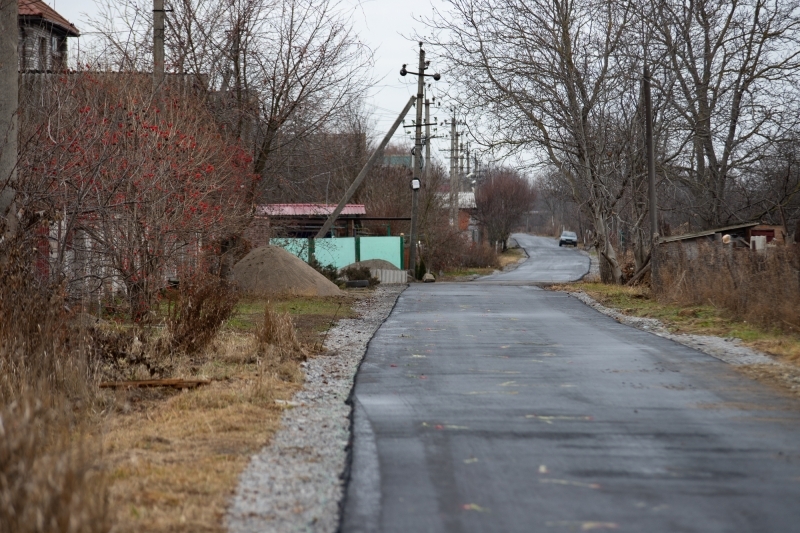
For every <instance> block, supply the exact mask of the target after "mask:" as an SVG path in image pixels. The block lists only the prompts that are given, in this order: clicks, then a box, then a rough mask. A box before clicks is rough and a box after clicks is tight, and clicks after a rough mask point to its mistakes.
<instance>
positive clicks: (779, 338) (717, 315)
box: [551, 282, 800, 364]
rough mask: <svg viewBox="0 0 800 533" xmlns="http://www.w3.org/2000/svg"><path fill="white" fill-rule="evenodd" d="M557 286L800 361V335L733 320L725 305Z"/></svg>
mask: <svg viewBox="0 0 800 533" xmlns="http://www.w3.org/2000/svg"><path fill="white" fill-rule="evenodd" d="M551 288H552V289H554V290H564V291H583V292H585V293H586V294H588V295H589V296H591V297H592V298H594V299H595V300H597V301H598V302H600V303H601V304H603V305H605V306H606V307H611V308H614V309H616V310H618V311H620V312H621V313H624V314H626V315H630V316H638V317H647V318H656V319H658V320H660V321H662V322H663V323H664V325H665V326H666V327H667V328H668V329H669V330H670V331H672V332H674V333H687V334H696V335H716V336H719V337H736V338H739V339H742V343H743V344H745V345H746V346H750V347H751V348H755V349H757V350H760V351H762V352H766V353H769V354H772V355H775V356H778V357H781V358H783V359H784V360H786V361H791V362H793V363H795V364H800V335H794V334H790V333H784V332H780V331H775V330H769V329H766V328H763V327H761V326H758V325H755V324H750V323H748V322H745V321H738V320H733V319H731V318H730V317H729V315H728V313H726V311H725V310H724V309H721V308H717V307H713V306H710V305H709V306H690V307H683V306H678V305H667V304H661V303H659V302H658V301H656V300H655V299H654V298H652V296H651V294H650V290H649V288H646V287H626V286H619V285H606V284H603V283H586V282H578V283H571V284H568V285H554V286H552V287H551Z"/></svg>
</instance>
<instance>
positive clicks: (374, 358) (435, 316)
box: [341, 236, 800, 533]
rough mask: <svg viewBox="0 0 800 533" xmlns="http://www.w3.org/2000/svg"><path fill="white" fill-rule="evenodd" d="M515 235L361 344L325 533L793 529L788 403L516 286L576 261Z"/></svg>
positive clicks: (794, 471)
mask: <svg viewBox="0 0 800 533" xmlns="http://www.w3.org/2000/svg"><path fill="white" fill-rule="evenodd" d="M517 241H518V242H519V243H520V244H521V245H522V246H524V247H525V248H526V249H527V251H528V254H529V255H530V258H529V259H528V260H527V261H526V263H525V264H523V265H522V266H520V267H519V268H517V269H516V270H515V271H512V272H509V273H507V274H501V275H496V276H493V277H492V280H491V281H493V282H494V283H491V282H489V283H487V282H483V283H482V282H471V283H433V284H414V285H411V286H410V287H409V288H408V289H407V290H406V291H405V292H404V293H403V294H402V295H401V296H400V298H399V300H398V302H397V305H396V307H395V309H394V311H393V312H392V314H391V315H390V317H389V318H388V319H387V321H386V322H385V323H384V324H383V326H381V328H380V329H379V330H378V332H377V333H376V334H375V336H374V337H373V339H372V341H371V342H370V345H369V348H368V350H367V354H366V356H365V359H364V362H363V363H362V366H361V368H360V370H359V373H358V375H357V378H356V386H355V389H354V394H353V402H354V433H353V449H352V454H353V455H352V464H351V469H350V476H349V481H348V485H347V489H346V497H345V500H344V509H343V517H342V524H341V530H342V531H343V532H345V533H354V532H404V533H405V532H408V533H410V532H414V533H417V532H439V531H464V532H492V531H497V532H517V531H519V532H523V531H524V532H536V531H544V532H568V531H604V530H615V531H631V532H684V531H696V532H704V533H705V532H751V531H765V532H767V531H769V532H771V531H775V532H790V531H800V409H798V407H800V406H798V402H797V401H796V400H792V399H790V398H788V397H786V396H783V395H782V394H781V393H780V392H779V391H776V390H773V389H770V388H768V387H766V386H764V385H761V384H759V383H757V382H754V381H751V380H750V379H748V378H746V377H743V376H741V375H740V374H738V373H737V372H736V371H735V370H734V369H733V367H731V366H729V365H727V364H726V363H723V362H721V361H719V360H717V359H714V358H713V357H710V356H708V355H705V354H702V353H700V352H697V351H694V350H691V349H689V348H686V347H684V346H682V345H679V344H676V343H673V342H672V341H669V340H666V339H663V338H660V337H657V336H655V335H652V334H650V333H647V332H644V331H641V330H637V329H633V328H630V327H627V326H624V325H621V324H619V323H617V322H616V321H614V320H613V319H611V318H609V317H607V316H605V315H602V314H600V313H598V312H596V311H594V310H593V309H591V308H589V307H587V306H585V305H584V304H583V303H581V302H580V301H578V300H576V299H574V298H571V297H569V296H568V295H567V294H565V293H561V292H552V291H546V290H543V289H540V288H538V287H535V286H532V285H530V282H531V281H532V279H533V281H556V280H558V281H565V280H567V279H576V278H579V277H581V276H582V275H583V274H584V273H585V270H584V271H582V269H583V268H584V267H583V266H579V265H584V266H585V267H586V268H588V262H584V260H585V256H582V255H580V254H579V253H578V252H576V251H573V250H566V249H559V248H558V243H557V242H555V245H553V242H552V241H548V240H546V239H544V240H543V239H537V238H530V237H527V236H517ZM560 264H563V269H562V268H560V267H559V265H560ZM526 273H527V274H526ZM526 276H527V278H526ZM562 277H563V278H564V279H561V278H562ZM541 278H547V279H541ZM556 278H558V279H556Z"/></svg>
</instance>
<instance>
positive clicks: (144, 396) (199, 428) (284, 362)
mask: <svg viewBox="0 0 800 533" xmlns="http://www.w3.org/2000/svg"><path fill="white" fill-rule="evenodd" d="M357 297H358V296H346V297H337V298H333V299H329V298H324V299H321V298H318V299H315V298H292V299H285V300H279V301H275V302H272V303H270V302H267V301H265V300H258V299H252V298H251V299H248V300H245V301H242V302H240V303H239V304H238V306H237V311H236V313H235V314H234V316H233V317H232V318H231V320H230V321H229V323H228V324H227V325H226V326H225V327H223V329H222V330H221V331H220V333H219V334H218V336H217V337H216V338H215V339H214V341H213V342H212V343H211V345H210V346H209V347H208V348H207V349H206V350H205V351H204V352H202V353H201V354H197V355H195V356H193V357H189V356H183V357H181V358H179V359H178V360H177V361H176V363H175V366H174V369H173V374H174V375H176V376H186V377H188V376H200V377H206V378H210V379H212V380H213V381H212V383H211V385H209V386H206V387H202V388H200V389H196V390H192V391H188V392H183V393H175V392H166V391H162V392H157V391H156V392H145V391H138V392H137V391H132V392H129V393H119V396H118V397H116V398H114V399H113V401H114V405H115V407H116V409H117V411H118V413H117V414H116V415H115V416H113V417H111V419H110V420H109V421H108V423H107V424H106V426H105V428H104V434H105V438H104V441H105V444H106V461H107V463H108V464H109V472H110V475H109V478H110V483H111V488H110V494H111V508H112V509H113V510H114V512H115V514H114V516H113V519H114V524H115V526H114V531H119V532H134V531H136V532H167V531H169V532H175V531H185V532H196V531H222V530H223V527H222V517H223V516H224V512H225V508H226V505H227V503H228V501H229V499H230V497H231V494H232V491H233V490H234V488H235V486H236V483H237V480H238V476H239V474H240V472H241V471H242V469H243V468H244V467H245V466H246V465H247V462H248V461H249V459H250V457H251V456H252V455H253V454H254V453H256V452H257V451H258V450H260V449H261V448H262V447H263V446H264V445H266V444H267V443H268V442H269V440H270V438H271V436H272V434H273V433H274V432H275V431H276V430H277V429H278V427H279V421H280V416H281V413H282V411H283V409H284V408H285V407H284V406H285V404H279V403H278V402H276V400H283V401H285V400H289V399H290V398H291V397H292V395H293V394H294V393H295V392H296V391H297V390H298V389H299V387H300V386H301V384H302V376H303V375H302V372H301V370H300V366H299V364H300V362H301V361H302V360H303V359H304V358H305V357H306V356H307V355H308V354H309V353H313V348H314V345H315V344H317V343H318V342H319V339H320V337H321V336H320V333H321V332H322V330H323V329H324V328H326V327H327V326H329V325H330V322H331V320H332V319H333V317H334V316H336V317H338V318H343V317H345V316H354V312H353V310H352V304H353V303H354V302H355V300H356V298H357ZM111 400H112V399H110V401H111Z"/></svg>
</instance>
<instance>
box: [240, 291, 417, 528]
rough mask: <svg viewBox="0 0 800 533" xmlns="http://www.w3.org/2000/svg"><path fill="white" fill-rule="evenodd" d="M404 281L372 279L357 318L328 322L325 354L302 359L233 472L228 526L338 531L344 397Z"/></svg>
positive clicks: (346, 425) (346, 426)
mask: <svg viewBox="0 0 800 533" xmlns="http://www.w3.org/2000/svg"><path fill="white" fill-rule="evenodd" d="M405 288H406V286H405V285H386V286H380V287H378V288H377V289H376V290H375V291H374V293H373V294H372V295H371V296H369V297H368V298H365V299H364V300H362V301H360V302H359V303H358V304H356V306H355V310H356V312H357V313H358V315H359V316H358V318H354V319H343V320H340V321H339V322H338V323H337V325H336V326H335V327H333V328H332V329H331V330H330V332H329V333H328V336H327V339H326V341H325V348H326V349H327V350H328V351H327V355H321V356H318V357H316V358H314V359H310V360H309V361H308V362H307V363H304V371H305V384H304V386H303V390H301V391H300V392H298V393H297V394H296V395H295V396H294V398H293V399H292V401H291V402H289V404H288V405H287V407H288V409H287V410H286V411H285V413H284V414H283V417H282V419H281V429H280V430H279V431H278V433H276V434H275V436H274V438H273V439H272V441H271V443H270V444H269V445H268V446H267V447H265V448H264V449H263V450H262V451H261V452H259V453H258V454H257V455H254V456H253V457H252V459H251V461H250V464H249V465H248V467H247V468H246V469H245V471H244V472H243V473H242V475H241V477H240V479H239V486H238V487H237V489H236V492H235V494H234V496H233V499H232V502H231V505H230V507H229V509H228V514H227V517H226V525H227V527H228V531H229V532H230V533H265V532H272V531H274V532H280V533H284V532H299V531H314V532H320V533H327V532H331V533H333V532H335V531H336V529H337V528H338V526H339V504H340V501H341V499H342V490H343V480H342V474H343V472H344V469H345V463H346V460H347V444H348V442H349V440H350V412H351V407H350V405H347V404H346V403H345V402H346V401H347V398H348V397H349V395H350V391H351V390H352V388H353V378H354V376H355V374H356V371H357V370H358V365H359V364H360V363H361V360H362V358H363V357H364V353H365V352H366V348H367V344H368V343H369V340H370V339H371V338H372V335H373V334H374V333H375V331H376V330H377V329H378V327H380V325H381V324H382V323H383V321H384V320H386V318H387V317H388V316H389V313H391V311H392V309H393V307H394V304H395V302H396V301H397V298H398V296H399V295H400V293H401V292H403V290H404V289H405Z"/></svg>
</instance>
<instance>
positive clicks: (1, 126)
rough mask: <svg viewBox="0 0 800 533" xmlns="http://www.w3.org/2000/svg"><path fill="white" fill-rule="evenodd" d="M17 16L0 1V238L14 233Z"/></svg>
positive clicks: (7, 1) (8, 1)
mask: <svg viewBox="0 0 800 533" xmlns="http://www.w3.org/2000/svg"><path fill="white" fill-rule="evenodd" d="M18 16H19V13H18V4H17V0H0V231H2V233H0V238H2V237H5V238H10V237H13V236H14V235H15V234H16V232H17V213H16V211H17V208H16V198H17V191H16V185H17V136H18V122H17V109H18V108H19V55H18V51H17V40H18V39H19V20H18Z"/></svg>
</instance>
